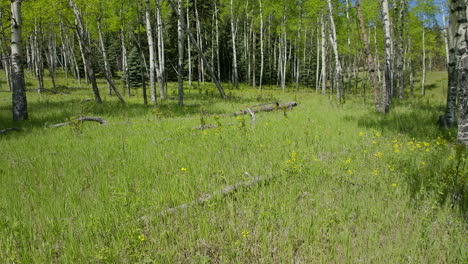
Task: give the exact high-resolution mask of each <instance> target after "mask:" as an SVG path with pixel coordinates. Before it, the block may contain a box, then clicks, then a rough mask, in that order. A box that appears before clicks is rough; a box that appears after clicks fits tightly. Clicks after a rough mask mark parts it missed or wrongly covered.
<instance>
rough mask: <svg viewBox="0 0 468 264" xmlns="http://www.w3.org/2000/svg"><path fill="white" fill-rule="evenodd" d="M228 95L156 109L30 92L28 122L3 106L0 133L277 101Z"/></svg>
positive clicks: (209, 92)
mask: <svg viewBox="0 0 468 264" xmlns="http://www.w3.org/2000/svg"><path fill="white" fill-rule="evenodd" d="M133 92H134V93H138V92H139V91H138V90H134V91H133ZM228 96H229V98H228V99H227V100H222V99H221V98H219V95H218V94H217V91H215V90H213V89H205V90H197V89H187V91H186V95H185V100H186V101H185V102H186V104H185V105H184V106H179V105H178V101H177V97H174V96H173V95H171V96H170V97H169V98H168V99H166V100H163V101H162V102H161V101H160V100H158V104H157V106H153V105H144V104H143V102H142V101H143V99H142V98H140V97H136V96H134V97H131V98H128V97H125V100H126V101H127V104H126V105H122V104H121V103H120V102H118V101H117V100H116V99H115V97H114V96H113V97H107V98H106V99H104V102H103V103H102V104H96V103H95V102H94V100H93V99H92V93H91V91H90V90H89V89H88V88H73V87H66V86H58V88H57V90H56V91H51V90H47V91H46V92H45V93H44V94H42V95H37V94H35V93H28V99H29V102H28V112H29V120H28V121H25V122H14V121H12V120H11V104H10V103H8V104H3V105H0V130H1V129H5V128H9V127H16V128H20V129H22V130H23V131H22V132H21V133H17V134H18V135H19V134H26V133H28V131H30V130H31V129H33V128H43V127H47V126H48V125H52V124H56V123H61V122H65V121H67V120H69V119H73V118H77V117H79V116H83V115H85V116H99V117H102V118H104V119H106V118H111V119H115V118H117V119H122V120H131V119H134V118H138V117H143V116H155V115H156V116H157V117H158V118H174V117H186V116H195V115H200V113H201V111H202V109H203V112H204V114H207V115H220V114H225V112H223V111H222V108H219V107H218V108H217V107H212V106H213V105H215V104H217V103H227V104H231V105H232V104H234V105H237V104H238V105H239V108H244V107H245V106H247V105H252V104H257V103H263V102H273V101H276V100H277V99H276V98H274V97H273V96H271V95H268V94H265V95H251V96H246V97H240V96H237V95H236V94H235V93H232V92H230V91H228ZM140 99H141V100H140ZM5 100H6V99H5ZM140 101H141V102H140ZM13 133H16V132H11V134H13Z"/></svg>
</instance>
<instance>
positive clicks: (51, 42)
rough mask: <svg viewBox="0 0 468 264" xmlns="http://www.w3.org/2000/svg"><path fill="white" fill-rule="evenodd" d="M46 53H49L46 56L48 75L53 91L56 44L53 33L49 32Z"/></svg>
mask: <svg viewBox="0 0 468 264" xmlns="http://www.w3.org/2000/svg"><path fill="white" fill-rule="evenodd" d="M47 47H48V51H49V54H48V56H47V64H48V65H49V75H50V79H51V81H52V89H53V90H55V89H56V83H55V69H56V65H55V61H56V57H57V54H56V51H57V44H56V41H55V33H53V31H52V30H51V31H50V33H49V35H48V45H47Z"/></svg>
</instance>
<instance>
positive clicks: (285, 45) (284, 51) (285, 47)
mask: <svg viewBox="0 0 468 264" xmlns="http://www.w3.org/2000/svg"><path fill="white" fill-rule="evenodd" d="M282 30H283V41H282V46H281V47H280V49H281V52H280V54H281V53H282V56H281V57H282V58H281V62H282V65H280V66H281V90H282V91H283V92H285V91H286V67H287V64H288V43H287V35H286V10H285V11H284V12H283V25H282Z"/></svg>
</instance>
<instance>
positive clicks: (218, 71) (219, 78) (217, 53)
mask: <svg viewBox="0 0 468 264" xmlns="http://www.w3.org/2000/svg"><path fill="white" fill-rule="evenodd" d="M213 2H214V7H215V28H216V68H217V71H216V72H217V74H218V80H221V63H220V58H219V21H218V20H219V15H218V13H219V9H218V6H217V4H216V2H217V0H213Z"/></svg>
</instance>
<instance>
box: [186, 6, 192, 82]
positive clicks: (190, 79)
mask: <svg viewBox="0 0 468 264" xmlns="http://www.w3.org/2000/svg"><path fill="white" fill-rule="evenodd" d="M189 3H190V0H187V29H188V30H190V9H189ZM187 53H188V82H189V86H190V87H192V46H191V43H190V41H187Z"/></svg>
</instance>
